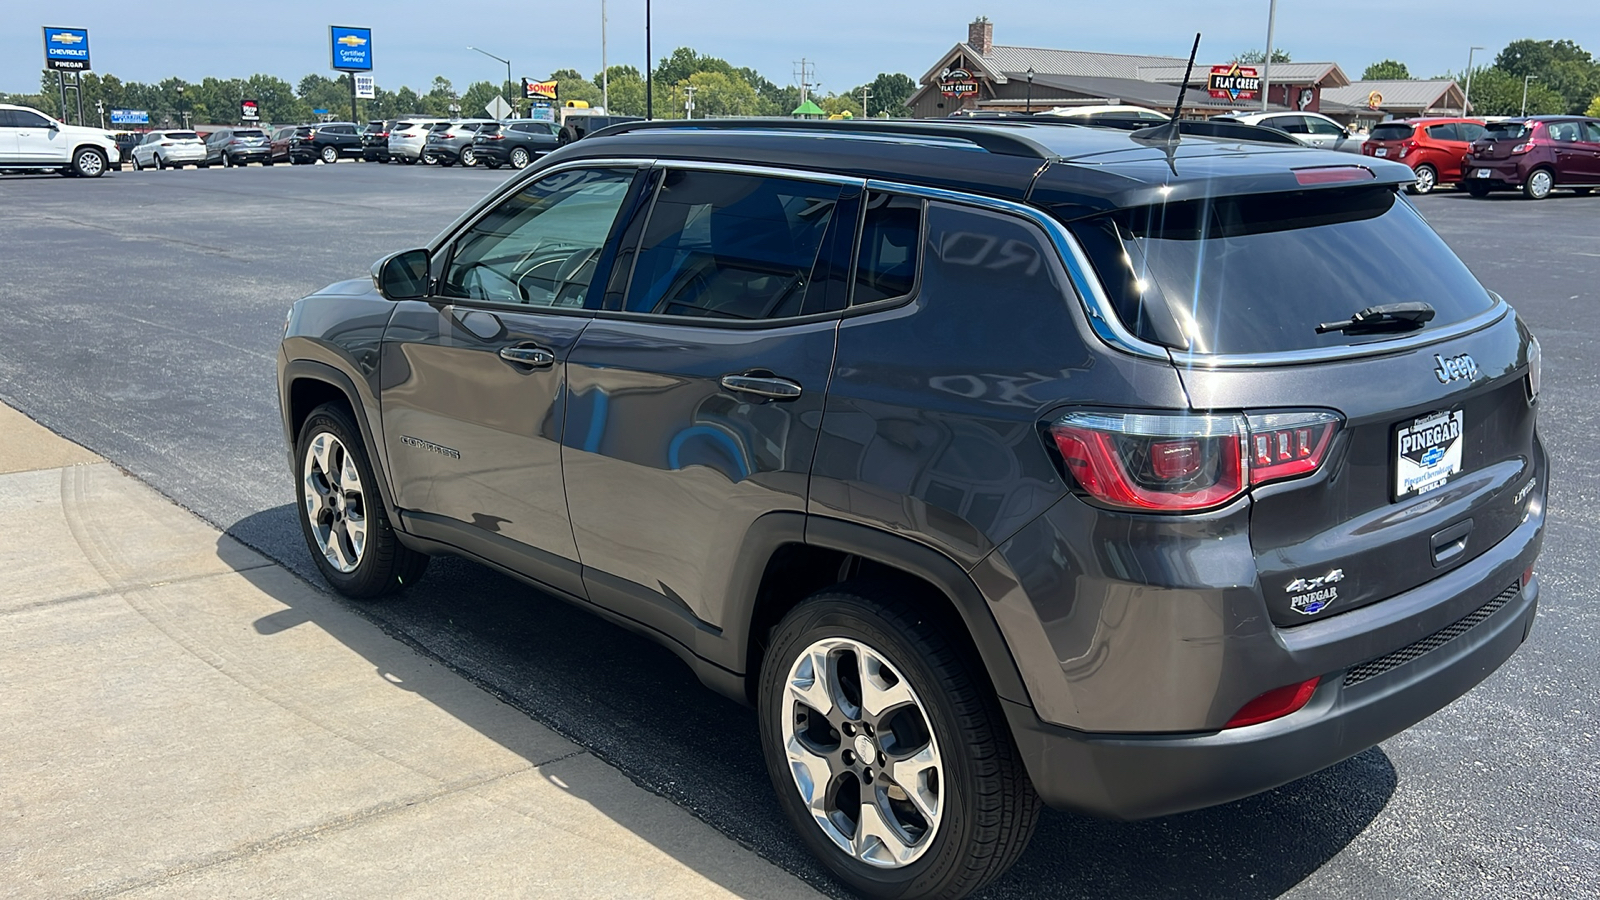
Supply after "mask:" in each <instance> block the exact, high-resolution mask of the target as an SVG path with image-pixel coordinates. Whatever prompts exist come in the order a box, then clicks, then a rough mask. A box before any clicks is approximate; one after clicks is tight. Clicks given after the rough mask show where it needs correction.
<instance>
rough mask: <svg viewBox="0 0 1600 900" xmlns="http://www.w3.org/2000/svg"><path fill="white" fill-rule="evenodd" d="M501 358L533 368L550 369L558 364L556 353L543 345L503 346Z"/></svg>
mask: <svg viewBox="0 0 1600 900" xmlns="http://www.w3.org/2000/svg"><path fill="white" fill-rule="evenodd" d="M500 358H501V359H503V360H505V361H506V362H510V363H516V364H517V365H519V366H528V367H529V368H532V369H548V368H549V367H551V366H553V365H555V364H556V355H555V354H554V353H551V352H550V351H549V350H545V349H543V348H541V347H501V348H500Z"/></svg>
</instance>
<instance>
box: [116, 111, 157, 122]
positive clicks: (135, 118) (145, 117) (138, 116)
mask: <svg viewBox="0 0 1600 900" xmlns="http://www.w3.org/2000/svg"><path fill="white" fill-rule="evenodd" d="M111 124H113V125H149V124H150V113H148V112H146V111H145V110H142V109H113V110H112V111H111Z"/></svg>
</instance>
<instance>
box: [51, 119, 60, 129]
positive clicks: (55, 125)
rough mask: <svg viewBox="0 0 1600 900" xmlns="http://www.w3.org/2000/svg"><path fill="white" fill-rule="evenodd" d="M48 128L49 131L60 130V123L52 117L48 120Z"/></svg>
mask: <svg viewBox="0 0 1600 900" xmlns="http://www.w3.org/2000/svg"><path fill="white" fill-rule="evenodd" d="M50 130H51V131H60V130H61V123H59V122H57V121H55V120H54V119H52V120H50Z"/></svg>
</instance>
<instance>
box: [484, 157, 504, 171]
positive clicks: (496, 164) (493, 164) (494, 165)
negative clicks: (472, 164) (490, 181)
mask: <svg viewBox="0 0 1600 900" xmlns="http://www.w3.org/2000/svg"><path fill="white" fill-rule="evenodd" d="M483 164H484V165H486V166H488V167H489V168H491V169H498V168H500V160H498V159H490V158H488V157H484V159H483Z"/></svg>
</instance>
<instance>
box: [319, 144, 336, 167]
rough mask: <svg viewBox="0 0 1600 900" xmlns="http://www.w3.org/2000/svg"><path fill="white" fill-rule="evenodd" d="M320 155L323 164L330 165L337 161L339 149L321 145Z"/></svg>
mask: <svg viewBox="0 0 1600 900" xmlns="http://www.w3.org/2000/svg"><path fill="white" fill-rule="evenodd" d="M320 156H321V157H322V164H323V165H326V166H331V165H333V164H334V163H336V162H338V161H339V150H338V148H337V147H323V148H322V153H321V154H320Z"/></svg>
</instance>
